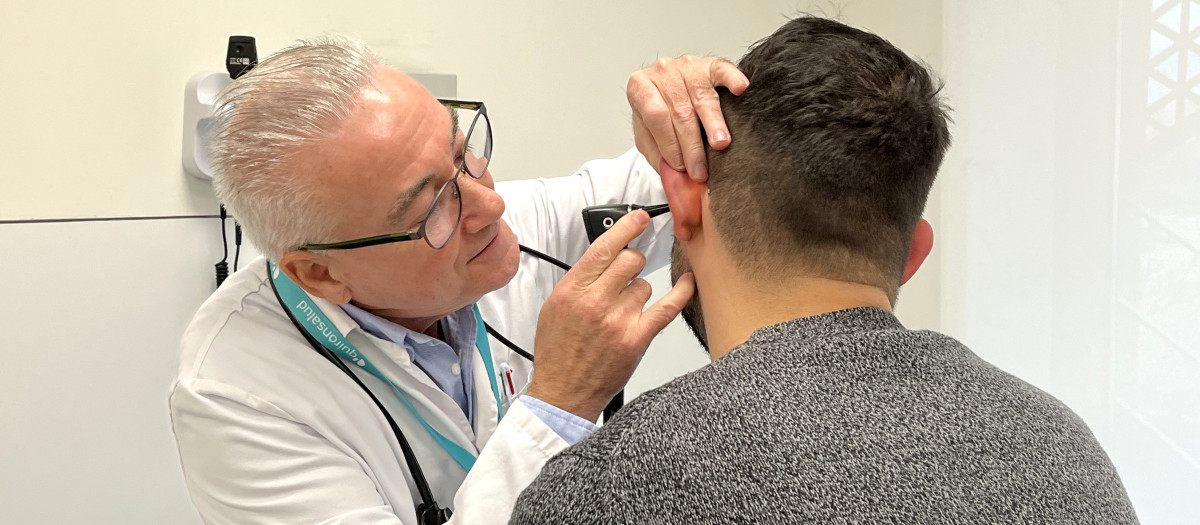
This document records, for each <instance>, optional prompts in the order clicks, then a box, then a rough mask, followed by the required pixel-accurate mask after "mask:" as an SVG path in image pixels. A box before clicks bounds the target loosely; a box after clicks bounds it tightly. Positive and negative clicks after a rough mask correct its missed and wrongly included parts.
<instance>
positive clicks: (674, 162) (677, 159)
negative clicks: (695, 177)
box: [671, 153, 687, 171]
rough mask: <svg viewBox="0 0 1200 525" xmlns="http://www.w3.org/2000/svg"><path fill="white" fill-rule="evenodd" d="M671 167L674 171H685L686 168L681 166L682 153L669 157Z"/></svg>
mask: <svg viewBox="0 0 1200 525" xmlns="http://www.w3.org/2000/svg"><path fill="white" fill-rule="evenodd" d="M671 167H673V168H675V171H685V170H686V169H687V166H684V165H683V154H682V153H680V154H678V155H675V156H674V157H671Z"/></svg>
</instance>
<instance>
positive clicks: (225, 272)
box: [213, 204, 229, 288]
mask: <svg viewBox="0 0 1200 525" xmlns="http://www.w3.org/2000/svg"><path fill="white" fill-rule="evenodd" d="M227 216H228V214H227V213H226V212H225V205H224V204H222V205H221V246H222V248H224V249H225V254H224V255H222V256H221V260H220V261H218V262H217V264H214V265H213V267H215V268H216V271H217V287H218V288H219V287H220V286H221V283H223V282H225V279H227V278H229V263H227V262H225V261H226V260H228V259H229V235H228V234H227V233H226V232H225V218H226V217H227Z"/></svg>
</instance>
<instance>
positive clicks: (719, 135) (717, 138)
mask: <svg viewBox="0 0 1200 525" xmlns="http://www.w3.org/2000/svg"><path fill="white" fill-rule="evenodd" d="M727 140H729V133H728V132H726V131H725V130H723V129H718V130H717V132H716V133H713V142H725V141H727Z"/></svg>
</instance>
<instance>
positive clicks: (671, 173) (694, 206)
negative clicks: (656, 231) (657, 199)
mask: <svg viewBox="0 0 1200 525" xmlns="http://www.w3.org/2000/svg"><path fill="white" fill-rule="evenodd" d="M658 175H659V177H662V183H663V190H664V191H666V193H667V204H670V205H671V217H672V219H673V221H674V223H675V237H678V238H679V240H681V241H687V240H690V239H691V238H692V235H693V234H695V233H696V231H697V230H699V228H700V224H701V221H700V217H701V215H702V210H703V201H704V196H705V195H706V194H707V193H708V183H706V182H697V181H695V180H693V179H692V178H691V177H689V176H687V174H686V173H681V172H679V171H675V168H672V167H671V165H670V164H667V162H666V161H665V160H660V161H659V163H658Z"/></svg>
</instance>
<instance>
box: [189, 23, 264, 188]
mask: <svg viewBox="0 0 1200 525" xmlns="http://www.w3.org/2000/svg"><path fill="white" fill-rule="evenodd" d="M255 64H258V48H257V47H256V46H255V43H254V37H252V36H231V37H229V47H228V49H227V50H226V52H225V70H226V71H225V72H218V71H203V72H200V73H196V74H195V75H192V78H191V79H189V80H188V83H187V87H185V88H184V91H183V93H184V96H183V168H184V169H185V170H187V172H188V173H190V174H191V175H192V176H193V177H196V178H199V179H202V180H212V156H211V154H210V152H209V150H210V143H211V141H212V131H213V124H215V122H214V119H213V109H214V108H213V103H214V102H216V100H217V95H219V94H220V93H221V90H222V89H225V86H227V85H229V83H230V82H232V81H233V79H236V78H238V77H240V76H242V75H244V74H245V73H246V72H247V71H250V69H251V68H253V67H254V66H255Z"/></svg>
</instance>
